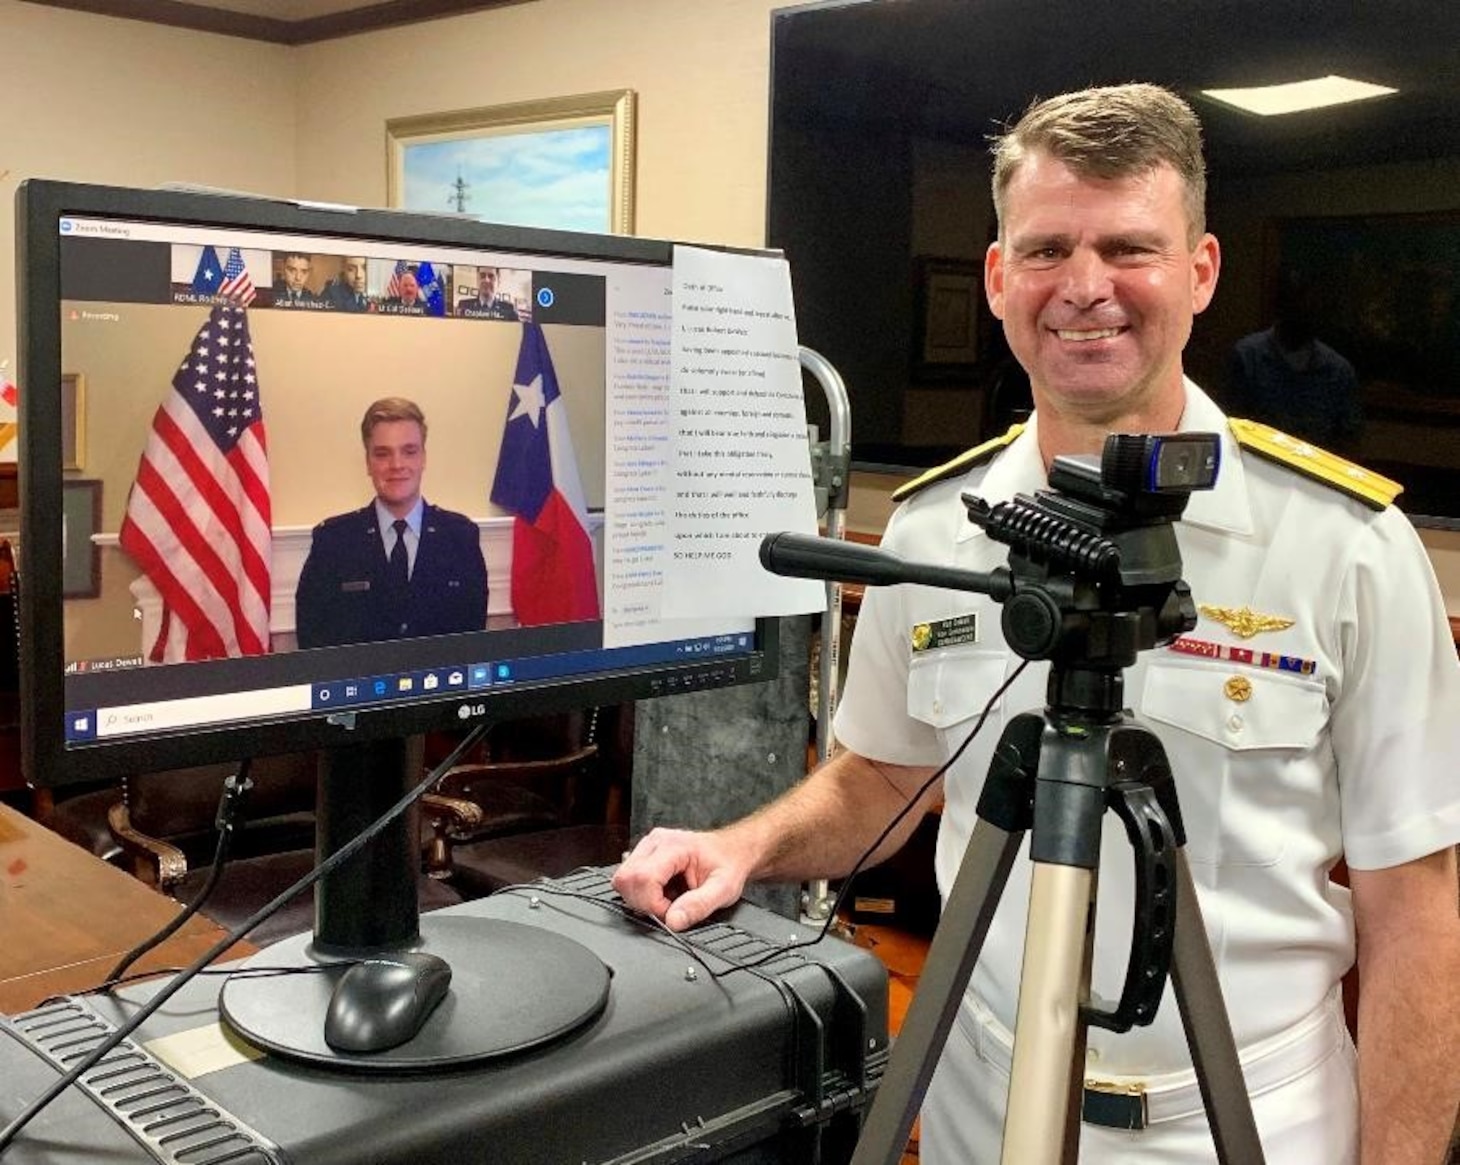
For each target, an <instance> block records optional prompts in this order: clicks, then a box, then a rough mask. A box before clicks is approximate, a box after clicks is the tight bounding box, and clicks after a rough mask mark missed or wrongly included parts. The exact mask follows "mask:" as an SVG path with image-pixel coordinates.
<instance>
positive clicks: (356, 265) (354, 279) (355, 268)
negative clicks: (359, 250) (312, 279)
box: [321, 255, 370, 312]
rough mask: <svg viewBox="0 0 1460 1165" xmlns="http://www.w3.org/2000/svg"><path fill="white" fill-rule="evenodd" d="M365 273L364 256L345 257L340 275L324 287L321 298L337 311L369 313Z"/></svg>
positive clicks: (341, 261)
mask: <svg viewBox="0 0 1460 1165" xmlns="http://www.w3.org/2000/svg"><path fill="white" fill-rule="evenodd" d="M365 272H366V260H365V256H364V255H346V256H344V258H342V259H341V260H340V270H339V273H338V274H337V275H335V277H334V278H333V279H331V280H330V281H329V282H328V283H326V284H325V285H324V291H323V292H322V293H321V298H322V299H323V300H324V301H325V303H327V304H329V305H330V306H331V307H332V308H334V309H336V310H337V311H357V312H358V311H369V310H370V300H369V297H368V292H367V285H366V280H365Z"/></svg>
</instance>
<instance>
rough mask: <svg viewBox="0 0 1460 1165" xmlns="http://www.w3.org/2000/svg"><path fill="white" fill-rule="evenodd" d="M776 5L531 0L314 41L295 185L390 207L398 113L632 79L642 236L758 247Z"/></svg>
mask: <svg viewBox="0 0 1460 1165" xmlns="http://www.w3.org/2000/svg"><path fill="white" fill-rule="evenodd" d="M778 6H784V0H694V2H686V0H613V2H605V0H535V2H534V3H531V4H518V5H510V6H508V7H506V8H501V9H497V10H494V11H490V12H481V13H475V14H472V15H467V16H458V17H453V18H451V19H448V20H437V21H431V22H428V23H425V24H416V25H411V26H409V27H406V28H400V29H391V30H387V31H384V32H378V33H370V34H367V35H364V36H355V37H348V38H345V39H343V40H334V41H327V42H324V43H322V44H317V45H309V46H306V47H304V48H301V49H299V50H298V58H297V60H298V64H297V69H296V75H297V78H298V84H299V104H298V126H299V159H298V175H299V194H300V195H301V196H304V197H309V198H320V199H326V200H338V201H344V202H358V203H366V204H380V203H383V202H384V201H385V121H386V120H387V119H388V118H392V117H402V116H406V115H409V114H419V113H439V112H443V111H446V110H453V109H470V108H474V107H477V106H487V105H498V104H504V103H507V102H514V101H531V100H535V99H538V98H543V97H559V96H566V95H570V94H574V93H591V92H597V91H599V90H605V89H633V90H635V91H636V92H637V93H638V101H639V150H638V164H637V176H638V183H637V187H638V215H637V223H636V227H637V230H636V233H638V234H641V235H651V236H656V237H660V238H675V239H686V240H698V241H706V242H720V243H733V244H739V245H748V246H757V245H759V244H761V243H762V242H764V239H765V175H766V165H765V151H766V134H767V126H768V124H769V123H768V102H767V93H768V89H769V85H770V80H769V77H770V13H771V11H772V9H773V8H776V7H778Z"/></svg>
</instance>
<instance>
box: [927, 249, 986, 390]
mask: <svg viewBox="0 0 1460 1165" xmlns="http://www.w3.org/2000/svg"><path fill="white" fill-rule="evenodd" d="M982 298H983V265H982V264H980V263H975V262H972V261H970V260H966V259H940V258H934V257H931V256H927V255H924V256H921V257H920V258H919V259H918V260H917V315H916V317H915V318H916V320H917V335H916V336H915V337H914V344H913V375H914V377H915V378H916V379H918V380H950V379H956V378H958V377H960V376H966V375H967V374H968V373H970V372H971V371H972V369H973V366H974V363H975V362H976V361H977V360H978V324H979V302H980V300H981V299H982Z"/></svg>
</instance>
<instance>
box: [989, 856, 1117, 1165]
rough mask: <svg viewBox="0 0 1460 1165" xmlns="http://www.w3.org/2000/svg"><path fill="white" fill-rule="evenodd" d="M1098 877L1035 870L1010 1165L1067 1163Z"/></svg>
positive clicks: (1007, 1126) (1008, 1137)
mask: <svg viewBox="0 0 1460 1165" xmlns="http://www.w3.org/2000/svg"><path fill="white" fill-rule="evenodd" d="M1093 877H1094V874H1093V873H1092V872H1091V871H1090V870H1087V869H1085V868H1084V867H1082V866H1061V865H1053V864H1050V863H1047V862H1035V863H1034V874H1033V879H1032V884H1031V886H1030V890H1029V926H1028V929H1027V930H1026V932H1025V936H1024V972H1023V978H1022V980H1021V982H1020V985H1019V1014H1018V1019H1017V1020H1016V1021H1015V1030H1014V1061H1013V1065H1012V1066H1011V1068H1010V1070H1009V1106H1008V1110H1007V1112H1006V1115H1005V1117H1004V1152H1003V1156H1002V1158H1001V1160H1003V1161H1004V1162H1005V1165H1033V1163H1036V1162H1050V1163H1055V1162H1059V1161H1060V1160H1061V1159H1062V1157H1063V1153H1064V1142H1065V1133H1066V1127H1067V1123H1068V1118H1069V1116H1070V1093H1071V1085H1070V1079H1071V1072H1072V1068H1071V1064H1072V1063H1073V1061H1074V1052H1075V1045H1076V1042H1077V1034H1078V1029H1079V1027H1080V1023H1081V1020H1080V978H1081V976H1082V974H1083V973H1084V967H1085V947H1086V944H1087V943H1088V942H1089V940H1090V934H1089V927H1090V921H1091V917H1092V911H1091V909H1090V885H1091V880H1092V879H1093ZM1031 1036H1032V1037H1033V1038H1031ZM1052 1106H1053V1107H1052ZM1075 1119H1076V1120H1077V1121H1078V1119H1079V1114H1078V1113H1076V1114H1075Z"/></svg>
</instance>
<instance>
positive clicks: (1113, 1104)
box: [1080, 1080, 1150, 1131]
mask: <svg viewBox="0 0 1460 1165" xmlns="http://www.w3.org/2000/svg"><path fill="white" fill-rule="evenodd" d="M1080 1119H1081V1120H1082V1121H1084V1122H1085V1123H1086V1124H1087V1125H1099V1126H1100V1127H1102V1128H1107V1129H1130V1130H1133V1131H1134V1130H1139V1129H1143V1128H1145V1127H1146V1125H1147V1124H1148V1123H1150V1122H1149V1118H1148V1113H1147V1110H1146V1086H1145V1085H1144V1084H1142V1083H1139V1082H1136V1083H1131V1084H1117V1083H1116V1082H1115V1081H1113V1080H1086V1081H1085V1095H1084V1100H1083V1101H1082V1103H1081V1105H1080Z"/></svg>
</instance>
